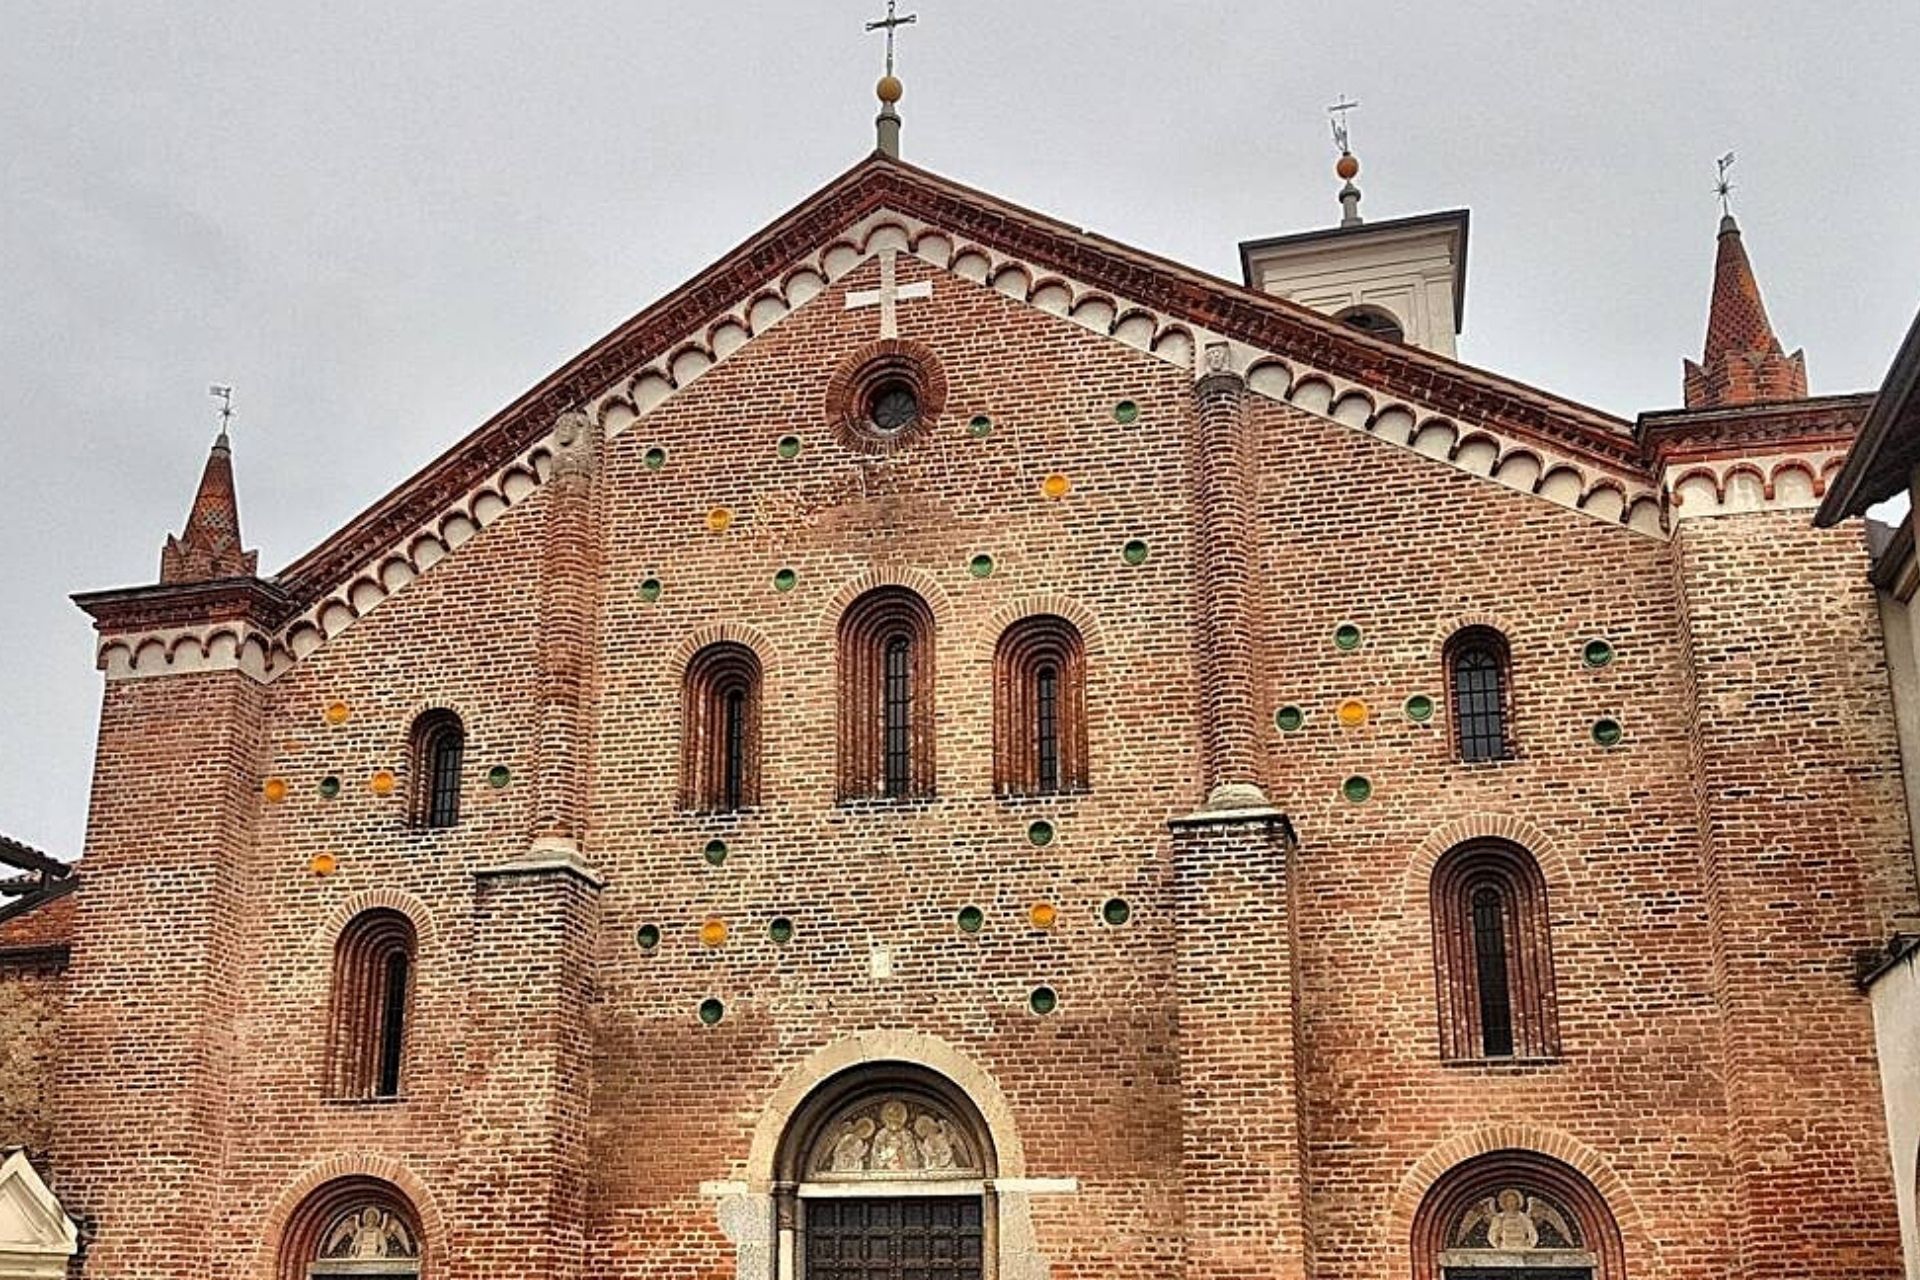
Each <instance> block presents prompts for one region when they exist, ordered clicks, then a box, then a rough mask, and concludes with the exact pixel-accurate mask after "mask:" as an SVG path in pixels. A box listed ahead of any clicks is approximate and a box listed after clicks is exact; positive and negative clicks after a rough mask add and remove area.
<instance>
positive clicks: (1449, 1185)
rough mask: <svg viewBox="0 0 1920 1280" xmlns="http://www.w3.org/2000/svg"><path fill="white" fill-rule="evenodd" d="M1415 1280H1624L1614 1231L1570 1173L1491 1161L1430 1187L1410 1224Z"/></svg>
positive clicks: (1540, 1164) (1595, 1199) (1507, 1156)
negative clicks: (1411, 1228)
mask: <svg viewBox="0 0 1920 1280" xmlns="http://www.w3.org/2000/svg"><path fill="white" fill-rule="evenodd" d="M1413 1274H1414V1280H1624V1277H1625V1275H1626V1255H1625V1251H1624V1249H1623V1248H1622V1246H1621V1243H1620V1228H1619V1226H1618V1225H1617V1224H1616V1223H1615V1222H1614V1220H1613V1214H1612V1213H1611V1212H1610V1211H1609V1210H1608V1209H1607V1203H1606V1201H1605V1200H1604V1199H1602V1198H1601V1195H1600V1193H1599V1192H1598V1191H1597V1190H1595V1189H1594V1186H1593V1184H1592V1183H1591V1182H1589V1181H1588V1180H1587V1179H1586V1178H1585V1177H1583V1176H1582V1175H1581V1174H1580V1172H1579V1171H1578V1170H1577V1169H1574V1168H1572V1167H1571V1166H1569V1165H1566V1164H1563V1163H1561V1162H1560V1161H1558V1160H1555V1159H1553V1158H1552V1157H1551V1156H1545V1155H1541V1154H1540V1153H1538V1152H1534V1151H1517V1150H1516V1151H1492V1152H1488V1153H1487V1154H1486V1155H1482V1156H1476V1157H1475V1158H1473V1159H1472V1160H1469V1161H1467V1162H1466V1163H1464V1164H1460V1165H1456V1166H1455V1167H1454V1168H1452V1169H1450V1170H1448V1171H1447V1172H1446V1173H1445V1174H1443V1175H1442V1176H1441V1178H1440V1180H1439V1181H1438V1182H1436V1183H1434V1185H1433V1187H1432V1189H1431V1190H1429V1191H1428V1192H1427V1194H1426V1198H1425V1199H1423V1200H1422V1201H1421V1202H1420V1208H1419V1211H1418V1212H1417V1213H1416V1214H1415V1215H1414V1220H1413Z"/></svg>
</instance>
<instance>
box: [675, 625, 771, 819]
mask: <svg viewBox="0 0 1920 1280" xmlns="http://www.w3.org/2000/svg"><path fill="white" fill-rule="evenodd" d="M681 717H682V723H681V732H680V778H681V788H682V792H681V794H682V798H683V803H684V805H685V807H687V808H689V809H697V810H699V811H701V812H703V813H732V812H734V811H736V810H739V809H751V808H753V807H754V806H755V805H758V804H759V803H760V659H759V657H758V656H757V655H756V654H755V653H754V652H753V650H752V649H749V648H748V647H747V646H746V645H744V644H737V643H735V642H733V641H730V640H724V641H721V642H719V643H718V644H710V645H708V646H707V647H706V648H704V649H702V650H700V652H698V653H696V654H694V655H693V658H692V660H691V661H689V662H688V663H687V672H686V681H685V686H684V690H683V692H682V695H681Z"/></svg>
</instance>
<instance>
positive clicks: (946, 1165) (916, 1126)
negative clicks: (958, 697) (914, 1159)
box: [913, 1115, 956, 1169]
mask: <svg viewBox="0 0 1920 1280" xmlns="http://www.w3.org/2000/svg"><path fill="white" fill-rule="evenodd" d="M913 1132H914V1135H915V1136H916V1137H918V1138H919V1139H920V1158H921V1165H922V1167H923V1168H927V1169H951V1168H953V1167H954V1166H955V1163H956V1161H955V1158H954V1153H953V1134H952V1133H951V1132H950V1131H949V1130H948V1129H947V1122H946V1121H944V1120H939V1119H936V1118H934V1117H933V1116H928V1115H923V1116H921V1117H920V1118H919V1119H917V1120H915V1121H914V1122H913Z"/></svg>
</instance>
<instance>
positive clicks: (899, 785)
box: [880, 636, 913, 796]
mask: <svg viewBox="0 0 1920 1280" xmlns="http://www.w3.org/2000/svg"><path fill="white" fill-rule="evenodd" d="M886 681H887V687H886V694H885V696H884V699H883V702H884V705H883V707H882V710H881V713H880V714H881V718H882V720H883V721H884V723H883V726H882V730H883V732H884V733H885V734H886V743H887V746H886V784H885V787H884V792H885V794H886V795H889V796H904V795H907V794H909V793H910V792H911V791H912V789H913V641H912V640H910V639H908V638H907V637H906V636H895V637H893V638H892V639H891V640H889V641H887V672H886Z"/></svg>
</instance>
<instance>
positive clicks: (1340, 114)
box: [1327, 93, 1360, 156]
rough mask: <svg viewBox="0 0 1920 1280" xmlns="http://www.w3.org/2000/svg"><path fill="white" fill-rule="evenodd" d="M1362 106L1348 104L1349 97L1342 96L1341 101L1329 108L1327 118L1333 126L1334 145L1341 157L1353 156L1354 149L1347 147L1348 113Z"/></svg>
mask: <svg viewBox="0 0 1920 1280" xmlns="http://www.w3.org/2000/svg"><path fill="white" fill-rule="evenodd" d="M1359 105H1360V104H1359V103H1357V102H1348V101H1347V95H1346V94H1344V93H1343V94H1341V95H1340V101H1338V102H1336V103H1334V104H1333V105H1332V106H1330V107H1328V108H1327V116H1328V118H1329V120H1330V121H1331V122H1332V124H1333V144H1334V145H1335V146H1336V147H1339V148H1340V154H1341V155H1343V156H1344V155H1351V154H1352V152H1353V148H1351V147H1349V146H1348V145H1347V112H1349V111H1351V110H1353V109H1354V108H1355V107H1357V106H1359Z"/></svg>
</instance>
